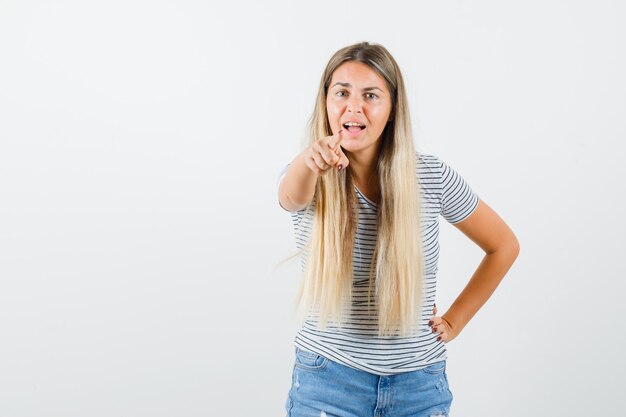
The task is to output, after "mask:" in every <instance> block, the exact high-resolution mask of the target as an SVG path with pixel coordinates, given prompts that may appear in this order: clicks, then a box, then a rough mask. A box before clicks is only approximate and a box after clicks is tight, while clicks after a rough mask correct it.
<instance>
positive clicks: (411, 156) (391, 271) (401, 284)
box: [295, 42, 424, 336]
mask: <svg viewBox="0 0 626 417" xmlns="http://www.w3.org/2000/svg"><path fill="white" fill-rule="evenodd" d="M348 61H358V62H362V63H364V64H366V65H368V66H369V67H370V68H372V69H373V70H374V71H376V73H378V74H379V75H380V76H381V77H382V78H383V79H384V80H385V81H386V83H387V86H388V88H389V91H390V92H391V103H392V110H391V115H392V117H391V120H390V121H389V122H388V123H387V125H386V126H385V128H384V130H383V133H382V135H381V138H380V139H379V140H380V141H382V142H381V144H380V151H379V154H378V159H377V162H376V172H377V173H378V185H379V188H380V196H381V198H380V203H379V204H378V231H377V239H376V247H375V249H374V254H373V256H372V262H371V265H370V279H369V291H368V306H370V308H371V305H372V302H371V292H372V287H373V286H375V297H376V298H377V301H378V303H377V304H378V308H377V311H376V314H377V316H378V334H379V336H383V335H393V334H394V333H395V332H399V334H400V335H401V336H405V335H408V334H410V333H411V332H413V331H415V329H416V328H417V327H416V326H418V324H419V322H420V320H421V308H422V291H423V275H422V274H423V270H424V266H423V248H422V239H421V229H420V220H419V219H420V206H419V188H418V187H419V181H418V179H417V174H416V165H415V162H416V161H415V157H416V155H415V147H414V144H413V136H412V133H411V122H410V116H409V109H408V101H407V96H406V91H405V87H404V81H403V78H402V74H401V73H400V69H399V67H398V64H397V63H396V61H395V60H394V58H393V57H392V56H391V54H390V53H389V52H388V51H387V49H385V48H384V47H383V46H381V45H378V44H373V43H368V42H361V43H358V44H354V45H350V46H347V47H345V48H342V49H340V50H339V51H337V52H336V53H335V54H334V55H333V56H332V57H331V58H330V60H329V62H328V64H327V65H326V69H325V70H324V73H323V75H322V79H321V81H320V85H319V90H318V94H317V101H316V105H315V109H314V111H313V114H312V116H311V118H310V120H309V135H308V136H309V138H308V139H309V145H310V144H312V143H313V142H314V141H315V140H317V139H319V138H322V137H325V136H329V135H332V131H331V128H330V124H329V120H328V115H327V109H326V96H327V92H328V87H329V84H330V81H331V79H332V75H333V72H334V71H335V70H336V69H337V68H338V67H339V66H340V65H342V64H343V63H345V62H348ZM311 204H315V206H314V222H313V229H312V232H311V236H310V240H309V241H308V244H307V246H306V248H304V249H305V250H306V251H307V254H306V255H307V256H306V263H305V267H304V274H303V279H302V281H301V283H300V287H299V289H298V292H297V295H296V299H295V303H296V305H297V307H298V313H299V314H298V317H299V320H300V323H301V324H302V322H303V321H304V320H305V319H306V318H307V315H308V313H310V312H311V311H314V310H317V311H318V312H319V325H320V327H321V328H322V329H325V328H326V326H327V322H328V320H329V319H331V320H332V321H335V322H337V323H338V324H339V325H341V324H342V323H344V322H345V319H346V313H347V312H348V311H349V310H350V305H351V300H352V285H353V271H352V256H353V246H354V237H355V233H356V225H357V221H358V209H355V208H358V202H357V198H356V194H355V190H354V182H353V179H352V175H351V171H350V165H348V167H347V168H346V169H344V170H341V171H339V172H338V171H337V170H330V171H329V172H328V173H327V174H326V175H324V176H320V177H319V178H318V181H317V184H316V188H315V194H314V197H313V199H312V201H311ZM348 214H356V216H354V215H348ZM370 312H371V310H370Z"/></svg>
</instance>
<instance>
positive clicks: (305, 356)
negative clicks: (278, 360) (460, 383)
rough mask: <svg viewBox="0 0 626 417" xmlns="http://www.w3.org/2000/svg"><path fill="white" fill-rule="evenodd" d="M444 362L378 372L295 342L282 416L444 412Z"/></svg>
mask: <svg viewBox="0 0 626 417" xmlns="http://www.w3.org/2000/svg"><path fill="white" fill-rule="evenodd" d="M451 404H452V392H450V388H449V387H448V377H447V375H446V361H445V360H443V361H441V362H437V363H434V364H431V365H429V366H427V367H426V368H423V369H420V370H419V371H411V372H404V373H401V374H396V375H389V376H381V375H375V374H371V373H369V372H364V371H361V370H358V369H354V368H350V367H348V366H345V365H342V364H339V363H336V362H334V361H331V360H330V359H328V358H326V357H324V356H321V355H318V354H317V353H313V352H309V351H306V350H302V349H300V348H298V347H296V353H295V363H294V367H293V375H292V382H291V389H290V390H289V397H288V398H287V401H286V403H285V409H286V410H287V417H409V416H410V417H431V416H448V415H449V412H450V405H451Z"/></svg>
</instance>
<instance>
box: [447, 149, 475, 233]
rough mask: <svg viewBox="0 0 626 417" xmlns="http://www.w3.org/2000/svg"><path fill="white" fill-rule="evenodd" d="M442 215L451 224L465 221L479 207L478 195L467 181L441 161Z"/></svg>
mask: <svg viewBox="0 0 626 417" xmlns="http://www.w3.org/2000/svg"><path fill="white" fill-rule="evenodd" d="M439 162H440V163H441V215H442V216H443V218H445V219H446V220H447V221H448V222H449V223H451V224H455V223H459V222H461V221H463V220H465V219H466V218H467V217H468V216H469V215H470V214H472V213H473V212H474V210H475V209H476V207H477V206H478V195H477V194H476V192H474V190H472V188H471V187H470V186H469V184H468V183H467V181H465V179H464V178H463V177H462V176H461V175H460V174H459V173H458V172H457V171H456V170H454V169H453V168H452V167H450V166H449V165H448V164H446V163H445V162H444V161H442V160H441V159H440V160H439Z"/></svg>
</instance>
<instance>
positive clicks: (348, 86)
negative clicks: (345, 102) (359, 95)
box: [330, 82, 384, 93]
mask: <svg viewBox="0 0 626 417" xmlns="http://www.w3.org/2000/svg"><path fill="white" fill-rule="evenodd" d="M336 85H340V86H342V87H347V88H352V84H350V83H341V82H338V83H335V84H333V85H332V87H330V88H333V87H334V86H336ZM371 90H380V91H381V92H383V93H384V91H383V90H382V89H380V88H378V87H365V88H364V89H363V91H371Z"/></svg>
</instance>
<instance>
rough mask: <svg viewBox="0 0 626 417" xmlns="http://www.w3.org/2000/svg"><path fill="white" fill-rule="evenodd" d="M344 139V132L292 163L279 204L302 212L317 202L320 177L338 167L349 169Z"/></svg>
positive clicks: (279, 192) (307, 149)
mask: <svg viewBox="0 0 626 417" xmlns="http://www.w3.org/2000/svg"><path fill="white" fill-rule="evenodd" d="M342 139H343V138H342V136H341V130H340V131H339V132H337V133H336V134H335V135H332V136H327V137H325V138H322V139H319V140H317V141H315V143H313V144H312V145H311V146H310V147H308V148H306V149H305V150H304V151H302V152H301V153H300V154H299V155H298V156H296V158H295V159H294V160H293V161H292V162H291V164H290V165H289V168H288V169H287V172H286V173H285V176H284V177H283V179H282V181H281V182H280V185H279V187H278V201H279V203H280V205H281V206H282V207H283V208H284V209H285V210H288V211H297V210H302V209H303V208H304V207H306V206H307V204H309V203H310V202H311V200H312V199H313V195H314V194H315V185H316V183H317V178H318V176H320V175H325V174H326V173H327V172H328V170H329V169H331V168H332V167H334V166H337V167H338V168H339V169H343V168H345V167H346V166H348V163H349V161H348V158H347V157H346V156H345V155H344V153H343V152H342V151H341V147H340V146H339V144H340V143H341V140H342Z"/></svg>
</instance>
